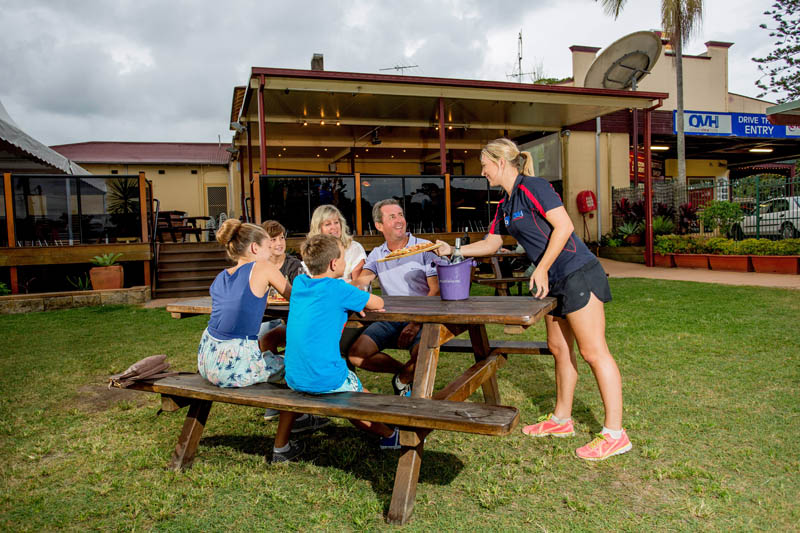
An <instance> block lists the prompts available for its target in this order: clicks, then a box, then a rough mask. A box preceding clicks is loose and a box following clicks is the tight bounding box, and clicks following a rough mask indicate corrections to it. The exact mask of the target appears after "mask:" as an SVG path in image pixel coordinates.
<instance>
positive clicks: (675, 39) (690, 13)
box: [595, 0, 703, 184]
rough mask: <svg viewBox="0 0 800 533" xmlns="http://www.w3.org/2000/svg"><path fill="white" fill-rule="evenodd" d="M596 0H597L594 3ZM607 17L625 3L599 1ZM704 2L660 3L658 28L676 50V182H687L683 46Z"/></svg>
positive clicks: (696, 27) (697, 25)
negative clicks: (660, 27)
mask: <svg viewBox="0 0 800 533" xmlns="http://www.w3.org/2000/svg"><path fill="white" fill-rule="evenodd" d="M595 1H597V0H595ZM600 2H601V3H602V4H603V9H604V10H605V12H606V14H609V15H614V18H617V17H618V16H619V13H620V11H622V8H623V7H624V6H625V4H626V2H627V0H600ZM702 20H703V0H661V26H662V29H663V30H664V33H666V35H667V37H669V40H670V44H672V49H673V50H674V51H675V77H676V79H677V91H676V95H675V97H676V99H677V101H678V113H677V124H676V125H675V126H676V127H675V129H676V130H677V132H678V182H679V183H681V184H685V183H686V137H685V135H684V125H683V45H684V44H685V43H686V42H687V41H689V39H690V38H691V37H692V35H693V34H694V33H695V32H696V31H697V30H699V28H700V23H701V22H702Z"/></svg>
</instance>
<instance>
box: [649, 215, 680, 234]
mask: <svg viewBox="0 0 800 533" xmlns="http://www.w3.org/2000/svg"><path fill="white" fill-rule="evenodd" d="M673 231H675V223H674V222H673V221H672V218H668V217H665V216H657V217H655V218H654V219H653V235H667V234H669V233H672V232H673Z"/></svg>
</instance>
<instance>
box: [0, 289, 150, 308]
mask: <svg viewBox="0 0 800 533" xmlns="http://www.w3.org/2000/svg"><path fill="white" fill-rule="evenodd" d="M149 300H150V287H147V286H139V287H130V288H127V289H109V290H102V291H69V292H42V293H38V294H14V295H10V296H0V315H12V314H17V313H31V312H36V311H52V310H55V309H69V308H72V307H89V306H93V305H114V304H141V303H145V302H147V301H149Z"/></svg>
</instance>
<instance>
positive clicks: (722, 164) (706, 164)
mask: <svg viewBox="0 0 800 533" xmlns="http://www.w3.org/2000/svg"><path fill="white" fill-rule="evenodd" d="M664 174H665V175H666V176H669V177H673V178H674V177H675V176H677V175H678V160H677V159H667V160H666V161H665V163H664ZM727 175H728V162H727V161H725V160H724V159H687V160H686V176H687V177H707V176H713V177H715V178H717V177H721V176H727Z"/></svg>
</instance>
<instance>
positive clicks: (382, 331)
mask: <svg viewBox="0 0 800 533" xmlns="http://www.w3.org/2000/svg"><path fill="white" fill-rule="evenodd" d="M408 324H409V323H408V322H373V323H372V324H370V325H369V326H367V329H365V330H364V335H366V336H367V337H369V338H370V339H372V341H373V342H374V343H375V344H376V345H377V346H378V350H379V351H382V350H384V349H386V348H397V338H398V337H399V336H400V332H401V331H403V328H405V327H406V326H407V325H408ZM421 337H422V328H419V331H417V334H416V336H415V337H414V340H412V341H411V344H409V345H408V349H409V350H411V348H413V347H414V345H416V344H419V340H420V338H421Z"/></svg>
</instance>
